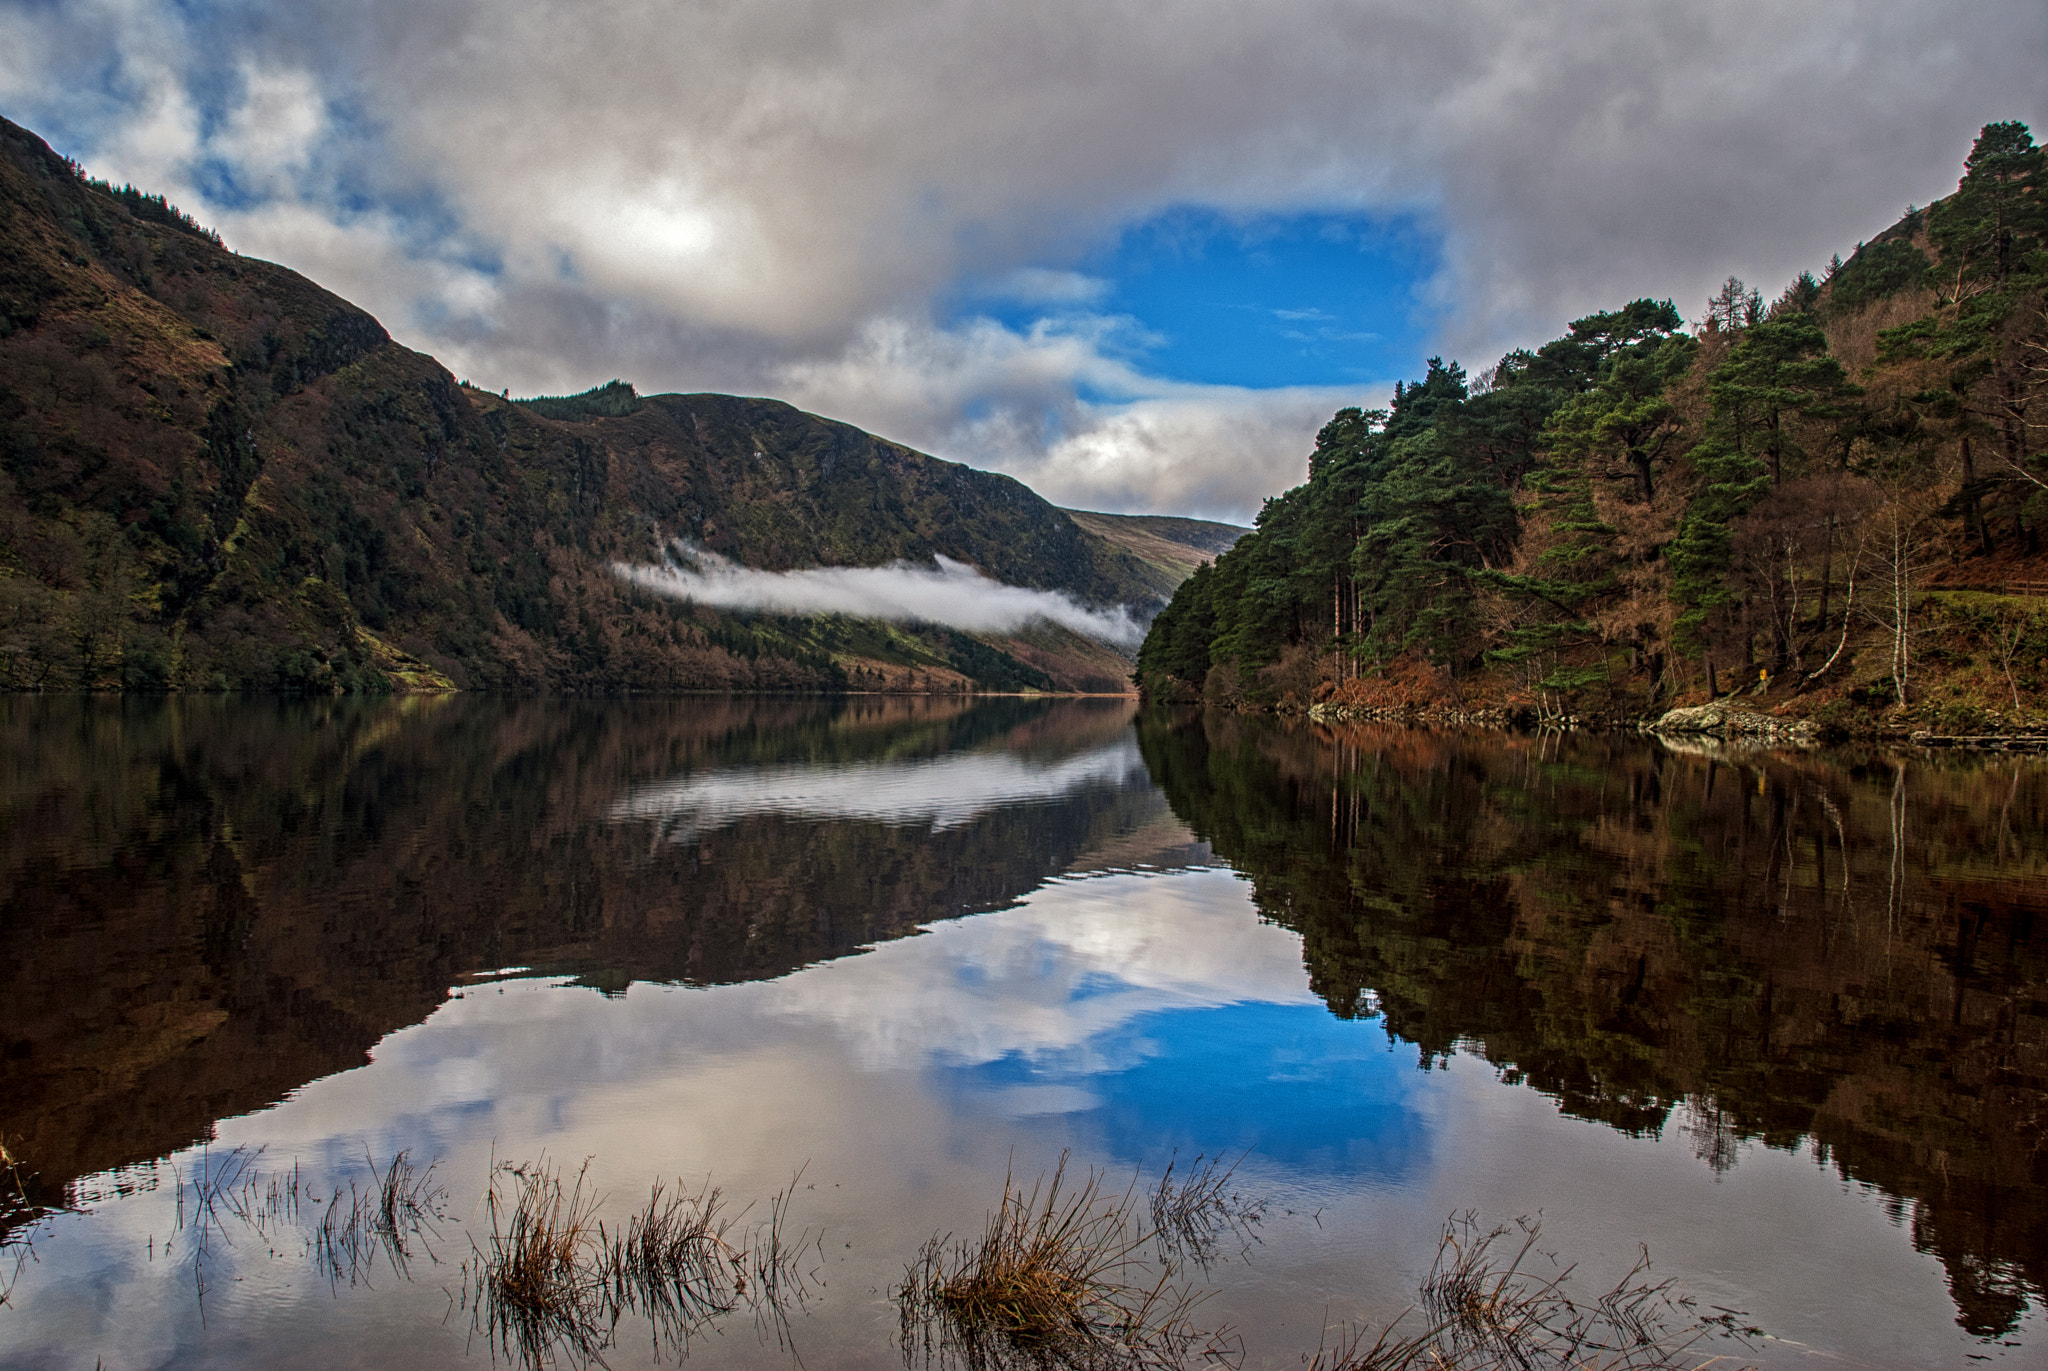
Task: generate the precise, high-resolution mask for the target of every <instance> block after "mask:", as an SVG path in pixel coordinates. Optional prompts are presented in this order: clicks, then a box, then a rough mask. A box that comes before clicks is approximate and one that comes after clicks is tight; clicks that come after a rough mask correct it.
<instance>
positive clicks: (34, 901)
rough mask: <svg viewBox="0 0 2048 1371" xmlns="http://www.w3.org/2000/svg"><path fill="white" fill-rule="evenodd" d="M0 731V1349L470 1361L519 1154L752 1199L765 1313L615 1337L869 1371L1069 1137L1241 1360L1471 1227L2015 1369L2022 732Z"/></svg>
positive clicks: (1390, 1307) (2034, 1277) (705, 727)
mask: <svg viewBox="0 0 2048 1371" xmlns="http://www.w3.org/2000/svg"><path fill="white" fill-rule="evenodd" d="M0 749H4V752H0V765H4V768H5V785H4V787H0V910H4V912H0V939H4V956H0V1005H5V1007H6V1019H5V1024H4V1027H0V1045H4V1052H0V1104H4V1109H0V1143H4V1144H5V1147H6V1153H7V1159H8V1161H9V1163H10V1165H8V1166H7V1168H6V1169H5V1170H4V1171H0V1179H4V1181H5V1189H6V1191H7V1193H6V1194H5V1195H4V1197H0V1289H4V1290H5V1292H6V1298H5V1302H4V1304H0V1364H4V1365H7V1366H10V1367H13V1366H20V1367H93V1366H105V1367H107V1368H130V1367H154V1366H178V1367H187V1366H192V1367H198V1366H221V1367H228V1366H237V1367H239V1366H268V1367H296V1366H307V1367H343V1366H384V1365H406V1366H429V1367H431V1366H456V1365H471V1366H474V1365H484V1366H488V1365H491V1364H492V1363H493V1361H494V1360H498V1361H502V1360H503V1359H504V1358H505V1356H506V1355H507V1349H506V1348H505V1347H504V1346H502V1345H498V1344H494V1343H493V1341H492V1338H491V1326H490V1323H489V1321H488V1319H485V1318H482V1317H480V1315H479V1311H478V1309H477V1307H476V1299H475V1284H474V1281H475V1276H476V1274H477V1271H478V1269H479V1262H480V1260H481V1258H482V1256H483V1255H484V1254H486V1253H487V1252H488V1251H489V1248H490V1234H491V1222H492V1220H491V1217H490V1208H489V1206H488V1204H487V1203H486V1202H485V1199H484V1197H485V1196H486V1194H487V1192H488V1191H489V1190H490V1189H491V1187H492V1185H493V1182H494V1180H495V1181H497V1182H498V1184H499V1187H500V1194H501V1196H502V1195H503V1194H504V1193H506V1191H505V1187H506V1186H507V1185H508V1184H510V1183H511V1182H510V1180H508V1177H510V1176H511V1175H512V1174H513V1173H509V1172H507V1171H506V1170H504V1168H505V1167H506V1166H507V1165H508V1164H509V1165H512V1166H517V1167H520V1168H522V1169H523V1171H524V1172H525V1173H526V1174H528V1175H532V1174H537V1173H538V1169H541V1168H555V1169H557V1173H558V1174H560V1175H562V1176H563V1177H565V1178H572V1177H574V1176H575V1175H576V1174H577V1173H578V1171H579V1169H582V1174H583V1182H584V1185H585V1187H586V1194H587V1195H588V1196H589V1197H590V1198H591V1199H592V1201H593V1202H594V1203H595V1205H596V1207H595V1209H594V1210H593V1211H592V1212H593V1217H594V1218H595V1219H601V1220H602V1221H603V1222H605V1223H606V1225H607V1232H608V1233H609V1232H615V1231H616V1228H617V1225H618V1224H619V1223H620V1222H622V1221H623V1220H624V1219H625V1218H626V1217H627V1216H628V1215H629V1214H630V1213H631V1212H633V1210H634V1209H635V1208H636V1207H637V1206H639V1205H641V1204H643V1203H644V1202H645V1200H646V1197H647V1195H648V1193H649V1186H650V1185H651V1184H652V1183H654V1182H656V1181H662V1182H665V1183H667V1184H668V1185H669V1186H670V1187H671V1190H674V1189H675V1188H676V1187H678V1186H679V1187H680V1188H681V1189H682V1190H683V1191H684V1192H685V1193H695V1192H696V1191H697V1190H698V1189H699V1188H700V1187H703V1186H705V1185H711V1186H715V1187H719V1188H720V1189H721V1190H722V1192H723V1194H724V1196H725V1197H726V1201H727V1204H728V1207H729V1210H730V1211H731V1212H733V1213H735V1214H737V1215H739V1217H738V1220H737V1222H738V1227H736V1228H735V1229H734V1230H733V1232H734V1233H735V1234H739V1233H743V1232H746V1233H760V1232H762V1231H764V1230H763V1228H762V1225H763V1224H764V1223H765V1222H766V1221H767V1220H768V1219H769V1218H770V1217H772V1216H773V1214H774V1211H773V1209H772V1208H771V1197H773V1196H776V1195H778V1194H780V1195H786V1197H787V1200H786V1217H785V1218H784V1220H783V1226H784V1236H785V1237H786V1238H788V1239H790V1240H791V1241H792V1242H795V1243H797V1244H799V1245H801V1247H802V1251H803V1253H804V1256H803V1259H802V1263H801V1265H802V1270H801V1272H800V1273H799V1274H798V1275H796V1276H794V1277H792V1280H793V1281H794V1285H793V1287H792V1290H791V1294H790V1299H789V1301H788V1304H787V1307H786V1308H781V1309H779V1310H778V1311H777V1314H778V1316H777V1317H772V1318H764V1317H762V1316H761V1312H760V1310H759V1309H758V1308H753V1309H751V1310H749V1309H748V1308H745V1307H736V1308H735V1309H734V1310H733V1311H731V1312H730V1313H729V1314H726V1315H724V1316H716V1317H706V1318H704V1319H702V1320H700V1321H697V1322H696V1323H693V1324H691V1325H690V1326H689V1327H688V1328H687V1330H685V1331H687V1333H688V1334H689V1336H688V1338H687V1340H686V1341H684V1342H681V1343H678V1342H676V1341H672V1340H668V1339H667V1338H665V1337H664V1336H663V1330H662V1328H661V1326H660V1325H659V1324H657V1323H653V1322H650V1321H649V1320H648V1318H647V1317H646V1312H647V1311H646V1310H645V1309H644V1308H643V1309H635V1310H628V1311H626V1312H625V1313H624V1314H623V1315H621V1316H619V1317H617V1319H616V1322H615V1323H614V1324H613V1326H611V1327H608V1328H606V1329H604V1330H603V1333H602V1338H603V1345H602V1347H601V1349H600V1350H601V1352H602V1356H603V1358H604V1360H605V1362H606V1363H607V1364H609V1365H611V1366H616V1367H626V1366H638V1365H646V1364H652V1363H655V1362H661V1363H664V1364H671V1365H672V1364H675V1363H676V1362H677V1361H678V1360H687V1361H688V1362H690V1363H693V1364H709V1365H716V1366H721V1367H725V1366H748V1367H753V1366H761V1367H795V1366H798V1365H802V1366H806V1367H813V1368H820V1367H838V1366H873V1367H878V1368H880V1367H900V1366H903V1365H904V1363H905V1352H904V1350H903V1349H902V1347H901V1346H900V1342H901V1336H900V1333H899V1328H900V1322H899V1312H898V1309H897V1307H896V1304H895V1302H894V1300H893V1299H892V1291H893V1290H894V1288H895V1287H896V1285H897V1284H899V1283H900V1282H901V1281H902V1279H903V1277H904V1272H905V1268H906V1265H907V1264H908V1263H909V1262H911V1261H912V1260H913V1258H914V1257H915V1256H916V1254H917V1252H918V1249H919V1247H920V1246H921V1245H922V1244H923V1243H925V1242H926V1241H927V1240H928V1239H930V1238H932V1237H933V1236H934V1235H935V1234H943V1233H959V1234H967V1233H973V1232H978V1231H979V1230H980V1228H981V1226H982V1224H983V1222H984V1220H985V1216H986V1215H987V1214H988V1212H989V1211H990V1210H991V1209H992V1208H993V1207H994V1206H995V1204H996V1202H997V1201H998V1200H999V1199H1000V1197H1001V1195H1002V1192H1003V1185H1004V1179H1005V1177H1006V1176H1007V1175H1015V1176H1017V1177H1019V1178H1023V1179H1025V1180H1027V1181H1028V1180H1029V1179H1030V1178H1033V1177H1037V1176H1040V1175H1043V1174H1046V1173H1048V1172H1050V1171H1051V1169H1052V1168H1053V1167H1054V1166H1056V1165H1057V1164H1058V1162H1059V1159H1060V1157H1061V1156H1062V1154H1071V1158H1072V1160H1071V1162H1070V1163H1069V1166H1070V1168H1071V1169H1072V1170H1073V1171H1074V1172H1075V1173H1076V1174H1079V1173H1084V1172H1088V1171H1094V1172H1098V1173H1101V1174H1102V1175H1103V1176H1104V1177H1105V1178H1106V1181H1107V1183H1108V1184H1109V1186H1110V1188H1111V1189H1112V1190H1113V1191H1115V1192H1117V1193H1119V1194H1120V1193H1122V1192H1123V1189H1124V1187H1126V1186H1135V1187H1136V1189H1135V1191H1134V1193H1135V1194H1137V1195H1139V1196H1141V1197H1142V1196H1143V1195H1144V1194H1145V1193H1146V1191H1147V1189H1148V1187H1150V1186H1151V1185H1152V1184H1153V1183H1154V1182H1155V1181H1156V1179H1157V1177H1158V1176H1159V1175H1160V1173H1161V1172H1162V1171H1163V1170H1164V1168H1165V1167H1166V1166H1167V1164H1168V1163H1169V1161H1172V1162H1174V1163H1175V1164H1176V1165H1177V1166H1178V1167H1180V1168H1181V1174H1185V1170H1186V1168H1187V1166H1188V1164H1189V1162H1190V1161H1191V1160H1192V1159H1193V1158H1195V1157H1196V1156H1197V1155H1198V1154H1200V1155H1203V1156H1206V1157H1210V1158H1213V1157H1217V1156H1224V1157H1227V1158H1230V1159H1233V1160H1236V1161H1237V1170H1236V1173H1235V1175H1234V1176H1233V1178H1232V1181H1231V1185H1232V1188H1233V1190H1234V1191H1235V1192H1236V1193H1239V1194H1241V1195H1242V1196H1244V1197H1246V1199H1247V1202H1252V1201H1256V1202H1257V1203H1259V1204H1262V1205H1263V1206H1264V1207H1263V1210H1262V1211H1261V1215H1260V1217H1258V1218H1257V1219H1256V1221H1254V1222H1251V1223H1249V1224H1247V1225H1246V1226H1245V1227H1244V1228H1243V1230H1242V1231H1241V1232H1239V1233H1237V1234H1235V1235H1226V1237H1227V1238H1228V1240H1226V1241H1224V1242H1222V1243H1221V1244H1220V1245H1218V1246H1217V1247H1216V1248H1215V1250H1214V1251H1213V1252H1211V1253H1209V1254H1207V1255H1208V1257H1209V1261H1208V1263H1207V1265H1206V1267H1203V1266H1201V1265H1200V1264H1196V1263H1183V1265H1182V1267H1181V1270H1180V1276H1179V1279H1181V1280H1183V1281H1184V1282H1187V1283H1189V1284H1190V1285H1192V1286H1198V1287H1199V1288H1200V1289H1202V1290H1206V1291H1208V1292H1209V1293H1208V1297H1207V1299H1206V1300H1205V1302H1204V1303H1202V1304H1201V1305H1200V1306H1198V1314H1199V1317H1200V1318H1201V1319H1202V1320H1204V1321H1205V1325H1206V1326H1208V1327H1220V1326H1223V1325H1228V1326H1230V1327H1231V1328H1233V1329H1234V1330H1235V1333H1234V1337H1235V1339H1236V1343H1235V1344H1234V1345H1236V1346H1239V1347H1241V1349H1242V1360H1243V1364H1244V1365H1246V1366H1274V1367H1280V1366H1287V1367H1294V1366H1299V1365H1300V1364H1301V1360H1302V1356H1303V1354H1304V1353H1312V1352H1314V1351H1315V1350H1316V1348H1317V1347H1318V1346H1319V1345H1325V1344H1326V1343H1327V1340H1328V1339H1329V1337H1330V1336H1331V1335H1330V1332H1329V1330H1330V1329H1332V1328H1334V1327H1336V1326H1337V1325H1341V1324H1345V1323H1347V1322H1348V1323H1353V1324H1357V1323H1366V1324H1376V1323H1379V1322H1384V1321H1386V1320H1389V1319H1393V1318H1395V1317H1397V1316H1399V1315H1401V1313H1402V1311H1403V1310H1404V1309H1405V1308H1406V1307H1408V1306H1409V1305H1410V1304H1411V1303H1413V1302H1414V1300H1415V1298H1416V1289H1417V1285H1418V1282H1419V1281H1420V1280H1421V1279H1422V1277H1423V1276H1424V1274H1425V1273H1426V1272H1427V1271H1428V1269H1429V1267H1430V1264H1431V1261H1432V1259H1433V1258H1434V1257H1435V1255H1436V1252H1437V1240H1438V1235H1439V1233H1440V1232H1441V1231H1442V1227H1443V1225H1444V1223H1445V1221H1446V1220H1447V1219H1448V1218H1450V1217H1452V1216H1454V1215H1458V1214H1462V1213H1465V1212H1466V1211H1476V1213H1477V1215H1478V1216H1479V1221H1480V1222H1481V1223H1483V1224H1491V1223H1499V1222H1512V1221H1513V1220H1515V1219H1516V1218H1518V1217H1530V1218H1535V1217H1537V1216H1539V1215H1540V1218H1541V1223H1542V1250H1543V1251H1545V1252H1549V1251H1555V1252H1556V1254H1557V1260H1558V1261H1559V1262H1561V1263H1565V1264H1570V1263H1577V1264H1578V1266H1577V1271H1576V1273H1575V1274H1574V1275H1573V1277H1572V1280H1573V1283H1574V1288H1581V1289H1583V1290H1584V1291H1586V1292H1588V1293H1596V1292H1597V1290H1598V1289H1600V1288H1601V1287H1602V1284H1603V1282H1607V1281H1611V1280H1612V1279H1614V1278H1615V1277H1618V1276H1619V1275H1621V1274H1622V1273H1623V1272H1625V1271H1627V1270H1628V1269H1629V1268H1630V1266H1631V1265H1632V1264H1633V1263H1634V1262H1635V1261H1636V1260H1637V1259H1638V1257H1639V1256H1640V1254H1641V1251H1642V1249H1643V1247H1644V1246H1647V1248H1648V1251H1649V1254H1650V1257H1651V1260H1652V1261H1653V1263H1654V1267H1653V1271H1654V1275H1655V1276H1656V1277H1657V1278H1659V1279H1661V1278H1664V1277H1670V1278H1672V1279H1673V1280H1674V1281H1675V1282H1676V1283H1677V1285H1678V1286H1679V1287H1682V1288H1683V1289H1684V1290H1686V1291H1688V1292H1690V1293H1691V1294H1692V1295H1693V1296H1695V1297H1696V1298H1697V1299H1698V1301H1699V1306H1700V1307H1701V1308H1702V1309H1710V1310H1711V1309H1726V1310H1736V1311H1741V1313H1742V1316H1743V1317H1742V1318H1741V1319H1740V1320H1739V1321H1740V1322H1742V1323H1748V1324H1754V1325H1755V1326H1756V1327H1758V1328H1761V1329H1762V1330H1763V1331H1764V1334H1765V1336H1764V1337H1762V1338H1761V1339H1760V1340H1757V1341H1755V1342H1754V1344H1753V1345H1752V1346H1750V1347H1748V1348H1743V1347H1741V1346H1738V1345H1735V1344H1733V1343H1730V1344H1728V1345H1726V1346H1722V1345H1719V1344H1716V1345H1712V1346H1707V1347H1705V1348H1704V1350H1703V1351H1702V1353H1701V1356H1702V1358H1704V1357H1705V1356H1708V1355H1713V1354H1716V1353H1726V1354H1728V1355H1730V1356H1731V1357H1732V1358H1733V1361H1732V1362H1731V1363H1728V1364H1731V1365H1740V1364H1745V1363H1754V1364H1758V1365H1766V1366H1813V1367H1821V1366H1827V1367H1844V1366H1877V1367H1906V1366H1957V1367H1963V1366H1975V1365H1981V1364H1984V1363H1985V1362H1986V1361H1992V1362H2004V1363H2005V1364H2008V1365H2013V1366H2023V1365H2041V1364H2043V1363H2044V1360H2048V1338H2044V1335H2043V1329H2042V1315H2041V1309H2042V1304H2043V1299H2044V1291H2048V1160H2044V1140H2048V924H2044V917H2048V761H2044V760H2043V759H2037V758H2023V757H2009V756H1956V755H1930V754H1924V753H1919V752H1913V751H1890V752H1880V751H1870V752H1814V753H1794V752H1784V753H1769V752H1731V751H1726V750H1709V749H1695V748H1687V747H1681V746H1677V745H1673V744H1668V743H1660V742H1657V741H1654V740H1649V739H1642V738H1635V737H1598V736H1562V737H1561V736H1556V735H1547V736H1515V735H1505V734H1490V733H1489V734H1450V733H1436V732H1429V731H1425V730H1408V729H1401V728H1394V727H1384V728H1381V727H1364V726H1360V727H1343V728H1336V729H1329V728H1320V727H1312V726H1308V725H1303V724H1288V723H1283V722H1277V721H1271V720H1251V719H1238V718H1234V717H1229V716H1214V715H1210V716H1204V715H1200V714H1180V715H1151V714H1147V715H1144V716H1142V717H1139V716H1137V715H1136V713H1135V711H1134V710H1133V708H1132V707H1131V706H1129V705H1127V704H1124V703H1122V702H1115V701H1043V700H1041V701H1024V700H999V701H987V702H980V703H965V702H956V701H942V700H912V699H886V698H873V699H853V700H846V701H832V702H821V701H791V700H759V699H755V700H735V699H689V700H665V701H632V702H623V703H619V702H613V703H592V702H571V701H498V700H488V699H471V698H466V697H454V698H413V699H403V700H393V701H352V700H332V701H328V700H320V701H288V700H255V701H230V700H216V699H200V698H192V699H173V700H165V701H143V700H116V699H64V698H50V699H35V698H20V697H16V698H8V699H0ZM401 1153H403V1154H404V1155H405V1156H406V1157H407V1158H408V1159H409V1161H410V1162H411V1163H412V1164H414V1165H416V1166H417V1167H419V1168H422V1172H421V1174H422V1175H426V1176H427V1179H426V1180H425V1181H424V1182H423V1188H422V1189H421V1190H420V1191H419V1192H417V1193H419V1194H420V1195H421V1196H422V1197H423V1203H424V1208H423V1209H422V1210H421V1212H420V1213H419V1214H417V1215H415V1216H414V1220H409V1221H407V1222H404V1223H399V1224H397V1225H396V1226H394V1225H393V1224H391V1223H388V1222H387V1223H386V1224H385V1225H384V1226H383V1227H381V1228H379V1227H378V1226H377V1225H376V1224H375V1223H374V1222H370V1221H368V1220H365V1221H363V1222H362V1223H358V1224H357V1225H356V1227H354V1228H352V1229H351V1228H349V1227H348V1224H347V1222H346V1221H347V1218H348V1214H349V1213H350V1209H349V1206H350V1205H351V1204H352V1203H355V1201H354V1200H352V1199H351V1197H352V1196H357V1197H360V1196H367V1195H369V1194H371V1193H372V1192H373V1191H374V1190H375V1189H376V1187H377V1186H378V1184H379V1181H380V1179H381V1178H383V1177H386V1176H389V1175H391V1174H392V1172H391V1167H392V1164H393V1159H394V1158H397V1157H398V1156H399V1155H400V1154H401ZM429 1163H431V1164H432V1168H433V1169H432V1171H431V1173H430V1174H428V1173H425V1172H424V1168H426V1167H427V1166H428V1164H429ZM351 1187H354V1188H353V1189H351ZM437 1197H438V1198H437ZM750 1204H751V1205H752V1208H751V1209H747V1208H746V1206H748V1205H750ZM1141 1207H1142V1206H1141ZM743 1209H744V1210H745V1212H744V1213H743V1214H742V1213H740V1211H741V1210H743ZM358 1212H359V1213H364V1212H367V1211H358ZM337 1216H339V1217H337ZM350 1234H353V1237H350V1236H349V1235H350ZM344 1239H346V1241H344ZM349 1242H353V1244H354V1245H353V1246H349V1245H348V1243H349ZM1545 1260H1547V1258H1546V1259H1545ZM613 1312H614V1314H616V1313H617V1311H616V1310H614V1311H613ZM669 1331H670V1332H671V1333H673V1332H674V1331H675V1330H674V1329H670V1330H669ZM555 1350H556V1351H557V1352H558V1353H560V1354H562V1355H564V1356H565V1357H566V1358H567V1364H573V1362H574V1360H575V1358H574V1357H573V1356H572V1355H569V1353H570V1351H571V1349H567V1348H557V1349H555ZM513 1355H514V1357H515V1359H516V1358H517V1356H518V1352H517V1349H516V1348H515V1349H513ZM916 1355H917V1352H916V1349H914V1348H913V1349H912V1358H913V1360H914V1359H915V1357H916ZM799 1359H800V1361H799Z"/></svg>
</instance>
